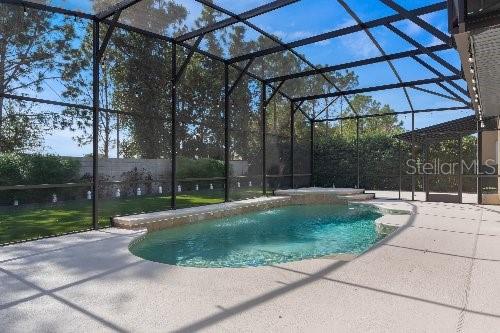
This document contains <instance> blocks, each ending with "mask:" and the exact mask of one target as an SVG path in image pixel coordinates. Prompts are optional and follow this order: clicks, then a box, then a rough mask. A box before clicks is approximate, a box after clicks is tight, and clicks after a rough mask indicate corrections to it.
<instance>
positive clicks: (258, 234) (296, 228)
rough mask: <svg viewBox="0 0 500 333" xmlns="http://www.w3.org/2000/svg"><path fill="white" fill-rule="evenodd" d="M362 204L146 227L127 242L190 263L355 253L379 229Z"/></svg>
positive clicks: (141, 252)
mask: <svg viewBox="0 0 500 333" xmlns="http://www.w3.org/2000/svg"><path fill="white" fill-rule="evenodd" d="M381 216H382V214H381V213H380V212H379V211H378V210H377V209H376V208H374V207H372V206H367V205H352V206H348V205H297V206H286V207H281V208H274V209H270V210H266V211H259V212H253V213H247V214H242V215H237V216H232V217H228V218H222V219H214V220H209V221H204V222H202V223H197V224H190V225H184V226H179V227H174V228H170V229H164V230H161V231H156V232H152V233H148V234H146V235H145V236H143V237H141V238H139V239H138V240H136V241H134V242H132V243H131V245H130V251H131V252H132V253H133V254H135V255H136V256H139V257H141V258H144V259H147V260H151V261H156V262H161V263H166V264H171V265H179V266H191V267H252V266H262V265H270V264H277V263H283V262H289V261H298V260H302V259H309V258H318V257H322V256H326V255H332V254H337V253H350V254H359V253H361V252H363V251H365V250H366V249H368V248H369V247H371V246H372V245H373V244H375V243H376V242H377V241H378V240H380V239H381V238H382V237H383V235H381V234H379V233H378V232H377V228H376V225H375V220H376V219H377V218H379V217H381Z"/></svg>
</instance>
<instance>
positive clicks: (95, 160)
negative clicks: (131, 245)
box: [92, 20, 99, 229]
mask: <svg viewBox="0 0 500 333" xmlns="http://www.w3.org/2000/svg"><path fill="white" fill-rule="evenodd" d="M98 190H99V21H97V20H94V21H93V25H92V194H93V195H92V228H93V229H97V221H98V218H99V211H98V206H97V204H98V198H97V192H98Z"/></svg>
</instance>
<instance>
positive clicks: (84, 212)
mask: <svg viewBox="0 0 500 333" xmlns="http://www.w3.org/2000/svg"><path fill="white" fill-rule="evenodd" d="M260 194H261V192H259V190H257V189H251V190H250V189H246V190H243V189H242V190H238V191H232V192H231V199H232V200H239V199H242V198H248V197H255V196H259V195H260ZM223 201H224V192H222V191H220V190H215V191H203V192H201V191H200V192H196V193H181V194H178V195H177V208H186V207H194V206H202V205H209V204H216V203H221V202H223ZM168 209H170V196H162V197H153V196H151V197H134V198H128V199H114V200H102V201H99V221H98V222H99V226H100V227H107V226H109V225H110V217H112V216H117V215H132V214H140V213H147V212H156V211H162V210H168ZM91 227H92V203H91V202H90V201H71V202H61V203H58V204H56V205H52V204H48V205H43V206H37V207H21V206H20V207H16V208H14V207H12V208H11V209H6V210H1V211H0V244H2V243H7V242H13V241H20V240H26V239H32V238H39V237H44V236H51V235H59V234H63V233H68V232H73V231H80V230H86V229H90V228H91Z"/></svg>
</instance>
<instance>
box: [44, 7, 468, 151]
mask: <svg viewBox="0 0 500 333" xmlns="http://www.w3.org/2000/svg"><path fill="white" fill-rule="evenodd" d="M144 1H150V0H144ZM344 1H345V2H346V3H347V5H349V6H350V7H351V9H352V10H353V11H354V12H355V14H356V15H357V16H358V17H359V18H360V19H361V20H363V21H365V22H366V21H369V20H374V19H378V18H381V17H385V16H388V15H393V14H395V12H394V11H393V10H392V9H391V8H389V7H387V6H386V5H384V4H383V3H382V2H380V1H379V0H364V1H360V0H344ZM92 2H93V1H81V0H52V1H51V4H52V5H54V6H63V7H64V8H67V9H73V10H82V11H84V12H88V13H92ZM116 2H119V0H108V3H110V4H113V3H116ZM176 2H177V3H179V4H182V5H184V6H185V7H186V9H187V10H188V18H187V20H186V24H187V26H188V27H189V28H190V29H194V22H195V21H196V19H197V18H198V17H199V15H200V13H201V10H202V8H203V6H202V5H201V4H199V3H198V2H196V1H194V0H176ZM269 2H271V1H270V0H240V1H235V0H214V3H215V4H217V5H219V6H221V7H224V8H226V9H228V10H230V11H232V12H234V13H236V14H238V13H242V12H244V11H247V10H249V9H251V8H254V7H256V6H259V5H263V4H266V3H269ZM396 2H397V3H398V4H399V5H401V6H403V7H404V8H406V9H409V10H411V9H415V8H418V7H422V6H426V5H430V4H433V3H436V2H438V1H436V0H405V1H403V0H396ZM226 17H227V16H225V15H221V19H224V18H226ZM421 18H422V19H423V20H425V21H426V22H428V23H430V24H431V25H432V26H434V27H436V28H438V29H439V30H441V31H443V32H445V33H447V12H446V10H443V11H440V12H436V13H431V14H427V15H423V16H421ZM249 21H250V22H251V23H252V24H254V25H256V26H257V27H259V28H261V29H263V30H265V31H267V32H269V33H271V34H273V35H274V36H276V37H278V38H279V39H280V40H282V41H283V42H286V43H288V42H293V41H296V40H299V39H303V38H307V37H310V36H314V35H317V34H321V33H324V32H327V31H332V30H336V29H340V28H344V27H348V26H352V25H354V24H355V23H356V22H355V20H354V19H353V18H352V17H351V16H350V15H349V14H348V13H347V12H346V11H345V9H344V8H343V7H342V6H341V5H340V4H339V3H338V2H337V1H336V0H301V1H299V2H297V3H294V4H291V5H288V6H285V7H283V8H280V9H277V10H274V11H272V12H270V13H266V14H263V15H260V16H257V17H254V18H252V19H250V20H249ZM394 26H395V27H397V28H398V29H400V30H402V31H403V32H405V33H406V34H407V35H409V36H410V37H411V38H413V39H415V40H416V41H418V42H419V43H421V44H423V45H425V46H431V45H437V44H440V43H441V41H440V40H439V39H437V38H436V37H434V36H433V35H432V34H430V33H428V32H427V31H425V30H424V29H422V28H421V27H419V26H418V25H416V24H414V23H412V22H411V21H409V20H403V21H399V22H397V23H395V24H394ZM370 32H371V33H372V34H373V36H374V37H375V39H376V40H377V41H378V42H379V43H380V45H381V47H382V49H383V50H384V51H385V52H386V53H387V54H391V53H396V52H401V51H407V50H412V49H414V47H413V46H412V45H410V44H408V43H407V42H405V41H404V40H403V39H401V38H400V37H399V36H397V35H396V34H394V33H393V32H392V31H390V30H389V29H388V28H386V27H383V26H382V27H377V28H373V29H370ZM257 36H258V33H257V32H256V31H249V33H248V35H247V39H248V40H251V39H255V38H256V37H257ZM295 50H296V51H297V52H298V53H300V54H303V55H304V56H305V57H306V58H307V59H308V60H309V61H310V62H312V63H313V64H314V65H320V66H326V65H336V64H342V63H345V62H350V61H355V60H360V59H365V58H371V57H377V56H380V55H381V53H380V52H379V50H378V49H377V48H376V47H375V46H374V45H373V43H372V42H371V41H370V39H369V38H368V36H367V34H366V33H365V32H363V31H360V32H357V33H354V34H350V35H346V36H342V37H339V38H334V39H330V40H326V41H322V42H318V43H315V44H310V45H306V46H302V47H299V48H296V49H295ZM436 54H437V55H439V56H440V57H442V58H443V59H445V60H446V61H448V62H449V63H451V64H452V65H454V66H455V67H457V68H460V62H459V58H458V54H457V52H456V51H455V50H447V51H441V52H437V53H436ZM420 57H421V59H422V60H425V61H426V62H427V63H429V64H431V65H432V66H433V67H434V68H436V69H437V70H439V71H440V72H442V73H443V74H444V75H450V74H451V72H450V71H449V70H447V69H446V68H444V67H443V66H441V65H440V64H438V63H436V62H435V61H434V60H432V59H431V58H429V57H428V56H420ZM393 64H394V67H395V68H396V70H397V72H398V74H399V75H400V77H401V78H402V80H403V81H410V80H419V79H426V78H434V77H436V76H435V75H434V74H433V73H431V72H429V71H428V70H427V69H425V68H424V67H422V65H420V64H419V63H417V62H416V61H415V60H413V59H402V60H396V61H393ZM354 72H355V73H356V74H357V75H358V77H359V88H363V87H370V86H376V85H381V84H391V83H397V82H398V80H397V78H396V76H395V75H394V74H393V72H392V71H391V69H390V67H389V65H388V64H387V63H378V64H372V65H368V66H363V67H358V68H355V69H354ZM457 84H459V85H460V86H462V87H463V88H466V86H465V84H464V82H460V81H457ZM447 86H448V87H449V88H450V89H451V90H454V91H456V90H455V89H454V88H453V87H451V86H449V85H447ZM422 87H423V88H427V89H431V90H434V91H436V92H440V93H446V92H445V91H444V90H443V89H442V88H440V87H439V86H437V85H435V84H432V85H426V86H422ZM408 93H409V95H410V98H411V101H412V104H413V107H414V109H416V110H418V109H428V108H441V107H452V106H459V105H460V104H459V103H458V102H455V101H451V100H447V99H444V98H441V97H438V96H434V95H430V94H427V93H425V92H421V91H417V90H413V89H408ZM45 94H46V96H50V94H51V93H50V91H49V92H46V93H45ZM369 95H371V96H373V98H375V99H376V100H377V101H379V102H381V103H382V104H388V105H390V106H391V108H393V109H394V110H395V111H396V112H402V111H408V110H410V106H409V104H408V102H407V100H406V98H405V95H404V93H403V90H402V89H394V90H388V91H383V92H375V93H371V94H369ZM464 97H465V96H464ZM42 98H45V96H44V97H42ZM338 108H339V107H337V109H338ZM471 114H473V112H472V111H446V112H432V113H423V114H418V115H416V122H415V126H416V128H421V127H425V126H429V125H432V124H436V123H440V122H443V121H447V120H451V119H456V118H460V117H464V116H467V115H471ZM400 119H401V120H402V121H403V122H404V126H405V128H406V129H411V115H405V116H403V115H402V116H400ZM71 136H72V134H71V133H69V132H65V133H62V132H61V133H58V134H57V135H56V136H53V137H47V138H46V145H47V146H49V147H52V149H53V150H55V151H57V152H58V153H61V154H66V155H81V154H82V152H83V151H85V153H89V152H90V151H88V150H89V149H88V148H84V149H83V148H78V147H77V145H76V144H75V143H73V142H71ZM61 137H64V138H66V139H67V140H66V139H63V140H61Z"/></svg>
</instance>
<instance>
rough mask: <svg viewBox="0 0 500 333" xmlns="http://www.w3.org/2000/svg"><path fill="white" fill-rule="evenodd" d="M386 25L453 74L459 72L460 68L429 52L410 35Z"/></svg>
mask: <svg viewBox="0 0 500 333" xmlns="http://www.w3.org/2000/svg"><path fill="white" fill-rule="evenodd" d="M386 27H387V28H388V29H390V30H391V31H392V32H394V33H395V34H396V35H398V36H399V37H401V38H403V39H404V40H405V41H407V42H408V43H410V44H411V45H413V46H414V47H416V48H417V49H419V50H422V51H424V52H425V53H426V54H427V55H428V56H429V57H430V58H431V59H432V60H434V61H436V62H437V63H439V64H440V65H441V66H443V67H445V68H447V69H448V70H449V71H450V72H452V73H454V74H460V70H459V69H458V68H456V67H455V66H453V65H452V64H450V63H449V62H447V61H446V60H444V59H443V58H441V57H440V56H438V55H436V54H434V53H433V52H430V51H429V50H428V48H427V47H425V46H423V45H422V44H420V43H419V42H417V41H416V40H415V39H413V38H411V37H410V36H408V35H407V34H405V33H404V32H403V31H401V30H400V29H398V28H396V27H395V26H393V25H392V24H386Z"/></svg>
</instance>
